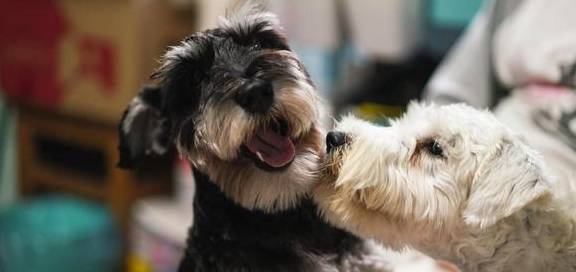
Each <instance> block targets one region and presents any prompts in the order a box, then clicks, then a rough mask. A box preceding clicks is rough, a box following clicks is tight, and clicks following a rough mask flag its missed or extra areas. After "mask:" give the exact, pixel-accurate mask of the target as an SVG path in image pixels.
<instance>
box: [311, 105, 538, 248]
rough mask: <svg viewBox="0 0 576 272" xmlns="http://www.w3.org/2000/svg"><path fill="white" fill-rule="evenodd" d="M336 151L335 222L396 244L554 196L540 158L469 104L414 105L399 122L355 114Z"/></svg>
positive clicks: (322, 190) (340, 129) (328, 190)
mask: <svg viewBox="0 0 576 272" xmlns="http://www.w3.org/2000/svg"><path fill="white" fill-rule="evenodd" d="M327 148H328V155H327V160H326V162H325V167H324V168H323V171H322V172H323V174H322V175H323V177H322V178H320V179H321V182H320V183H319V185H318V187H317V190H316V191H315V192H316V197H317V199H318V201H319V202H320V205H321V207H322V208H323V209H324V212H325V214H326V216H327V217H328V219H329V220H331V221H333V222H335V223H337V224H339V225H342V226H344V227H345V228H348V229H350V230H352V231H354V232H357V233H359V234H360V235H364V236H375V237H377V238H380V239H382V240H385V241H387V242H391V243H393V244H394V243H405V242H406V241H410V239H421V238H423V237H436V236H435V235H438V234H440V233H444V234H448V235H453V234H454V231H455V230H466V229H484V228H487V227H489V226H491V225H493V224H494V223H496V222H497V221H499V220H501V219H503V218H506V217H508V216H510V215H512V214H513V213H515V212H516V211H518V210H519V209H521V208H523V207H525V206H526V205H528V204H530V203H532V202H534V201H536V200H538V199H544V196H547V195H548V193H549V190H548V188H549V187H548V184H547V181H546V179H545V177H546V175H544V174H543V166H542V165H541V160H540V158H539V157H538V155H537V154H535V152H534V151H533V150H532V149H530V148H529V147H527V146H526V145H525V144H524V143H523V142H522V141H520V140H519V138H517V137H516V136H515V135H513V134H512V133H511V132H510V131H509V130H508V129H507V128H505V127H504V126H503V125H502V124H501V123H500V122H499V121H497V120H496V119H495V118H494V117H493V116H492V115H491V114H490V113H488V112H485V111H484V112H483V111H477V110H475V109H472V108H470V107H468V106H464V105H450V106H442V107H440V106H433V105H418V104H412V105H411V106H410V107H409V109H408V112H407V113H406V114H405V115H404V116H403V117H402V118H400V119H398V120H394V121H392V123H391V125H390V126H389V127H379V126H375V125H373V124H370V123H367V122H365V121H360V120H358V119H355V118H353V117H347V118H344V119H343V120H342V121H341V122H339V123H338V125H337V127H336V130H335V131H333V132H330V133H329V134H328V136H327Z"/></svg>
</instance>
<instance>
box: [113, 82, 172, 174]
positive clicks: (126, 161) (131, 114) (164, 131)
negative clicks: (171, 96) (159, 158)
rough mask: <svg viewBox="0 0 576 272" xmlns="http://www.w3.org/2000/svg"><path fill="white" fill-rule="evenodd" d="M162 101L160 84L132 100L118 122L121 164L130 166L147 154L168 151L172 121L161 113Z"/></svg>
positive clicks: (126, 166)
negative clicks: (169, 121)
mask: <svg viewBox="0 0 576 272" xmlns="http://www.w3.org/2000/svg"><path fill="white" fill-rule="evenodd" d="M161 105H162V94H161V92H160V88H159V87H149V86H147V87H144V88H142V90H141V91H140V93H139V94H138V96H136V97H135V98H134V99H133V100H132V102H130V105H128V108H127V109H126V111H125V112H124V115H123V116H122V120H121V121H120V124H119V126H118V135H119V138H120V139H119V140H120V143H119V146H118V150H119V152H120V161H119V162H118V166H120V167H122V168H131V167H133V166H134V164H135V163H136V162H138V161H139V160H140V159H142V158H144V157H145V156H150V155H163V154H164V153H166V151H167V149H168V143H169V123H168V120H167V118H164V117H163V115H162V111H161Z"/></svg>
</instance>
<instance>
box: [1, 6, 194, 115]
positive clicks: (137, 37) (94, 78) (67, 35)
mask: <svg viewBox="0 0 576 272" xmlns="http://www.w3.org/2000/svg"><path fill="white" fill-rule="evenodd" d="M175 3H177V1H172V2H171V1H165V0H98V1H94V0H43V1H37V0H19V1H11V0H0V86H1V88H2V89H3V91H4V92H5V93H6V94H7V95H8V96H9V97H11V98H12V99H15V100H17V101H20V102H24V103H27V104H32V105H36V106H41V107H43V108H50V109H54V110H58V111H62V112H65V113H71V114H74V115H79V116H82V117H85V118H88V119H94V120H97V121H106V122H117V121H118V120H119V118H120V116H121V114H122V111H123V110H124V108H125V107H126V105H127V104H128V103H129V102H130V99H131V98H132V97H134V95H135V94H136V93H137V91H138V89H139V88H140V86H141V85H142V84H144V83H146V82H147V80H148V77H149V75H150V74H151V73H152V72H153V70H154V68H156V66H157V65H158V60H159V59H160V57H161V55H162V54H163V52H164V51H165V50H166V48H167V46H168V45H170V44H175V43H177V42H178V41H179V40H181V39H182V38H184V37H185V36H187V35H190V34H191V33H192V32H193V31H195V29H194V19H195V16H194V7H193V6H190V5H185V6H183V5H181V4H180V5H177V4H175Z"/></svg>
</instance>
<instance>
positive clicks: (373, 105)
mask: <svg viewBox="0 0 576 272" xmlns="http://www.w3.org/2000/svg"><path fill="white" fill-rule="evenodd" d="M229 2H230V1H226V0H99V1H93V0H0V271H2V272H12V271H18V272H23V271H35V272H38V271H119V270H128V271H175V268H176V265H177V264H178V261H179V259H180V256H181V252H182V248H183V246H184V241H185V236H186V231H187V228H188V227H189V226H190V224H191V222H192V220H193V218H192V211H191V201H192V200H191V199H192V195H193V183H192V180H191V178H192V177H191V175H190V171H191V170H190V169H189V168H187V165H186V163H183V162H181V161H180V160H179V159H178V157H177V156H172V157H170V158H162V159H155V160H151V161H149V162H146V163H147V166H146V167H142V168H141V169H140V170H138V171H135V172H126V171H122V170H119V169H117V168H116V167H115V164H116V160H117V156H118V154H117V151H116V145H117V139H116V134H117V131H116V125H117V122H118V121H119V119H120V117H121V114H122V111H123V110H124V108H125V107H126V105H127V104H128V103H129V101H130V100H131V98H132V97H134V96H135V95H136V92H137V90H138V89H139V87H140V86H141V85H143V84H145V83H147V82H148V77H149V75H150V74H151V73H152V72H153V70H154V68H155V67H156V66H157V65H158V60H159V59H160V56H161V55H162V54H163V52H165V50H166V49H167V47H168V46H169V45H174V44H176V43H177V42H178V41H179V40H180V39H182V38H184V37H185V36H187V35H189V34H191V33H193V32H195V31H199V30H203V29H206V28H209V27H214V26H216V24H217V18H218V16H219V15H222V14H223V13H224V10H225V9H226V7H227V6H228V5H229ZM482 2H483V1H482V0H467V1H462V0H314V1H309V0H269V1H267V6H268V8H269V9H271V10H272V11H274V12H276V13H277V14H278V15H279V17H280V20H281V22H282V24H283V25H284V27H285V29H286V32H287V34H288V36H289V38H290V42H291V46H292V48H293V49H294V50H295V51H296V52H297V53H298V54H299V55H300V56H301V58H302V60H303V62H304V63H305V65H306V66H307V68H308V70H309V72H310V73H311V76H312V79H313V80H314V82H315V83H316V85H317V87H318V89H319V90H320V92H321V94H322V97H323V98H324V100H325V101H326V104H327V106H328V107H329V109H330V112H331V113H332V114H333V115H338V114H340V113H343V112H349V111H351V112H354V113H355V114H357V115H360V116H362V117H363V118H366V119H369V120H372V121H375V122H379V121H381V118H382V117H384V116H386V117H391V116H392V117H393V116H397V115H398V114H400V113H401V112H402V110H403V109H404V107H405V106H406V104H407V102H408V101H410V100H412V99H419V98H420V97H421V95H422V92H423V89H424V86H425V85H426V83H427V81H428V80H429V78H430V76H431V75H432V73H433V72H434V70H435V68H436V67H437V65H438V64H439V63H440V61H441V60H442V59H443V57H444V56H445V55H446V54H447V52H448V51H449V49H450V48H451V47H452V45H453V44H454V42H455V41H456V39H457V38H458V37H459V35H460V34H461V33H462V31H463V30H464V29H465V28H466V26H467V25H468V24H469V23H470V22H471V20H472V18H473V17H474V15H475V14H476V13H477V11H478V10H479V9H480V8H481V6H482V5H483V3H482Z"/></svg>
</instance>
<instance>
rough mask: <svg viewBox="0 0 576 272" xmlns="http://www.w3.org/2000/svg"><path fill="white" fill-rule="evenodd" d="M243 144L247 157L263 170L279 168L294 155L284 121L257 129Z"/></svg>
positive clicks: (287, 162) (292, 145)
mask: <svg viewBox="0 0 576 272" xmlns="http://www.w3.org/2000/svg"><path fill="white" fill-rule="evenodd" d="M244 146H245V148H244V149H245V151H246V152H245V153H247V157H249V158H251V159H252V160H253V161H254V162H255V163H256V166H258V167H260V168H262V169H264V170H270V171H273V170H281V169H283V168H285V167H286V166H288V165H289V164H290V163H291V162H292V161H294V157H295V156H296V148H295V146H294V141H293V140H292V139H291V138H290V137H289V136H288V125H287V124H286V122H284V121H280V122H275V123H273V124H271V125H270V126H268V127H263V128H261V129H259V130H258V131H257V132H256V134H255V135H254V136H253V137H252V138H251V139H249V140H248V141H247V142H246V143H244Z"/></svg>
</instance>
